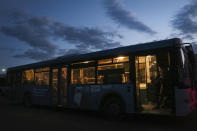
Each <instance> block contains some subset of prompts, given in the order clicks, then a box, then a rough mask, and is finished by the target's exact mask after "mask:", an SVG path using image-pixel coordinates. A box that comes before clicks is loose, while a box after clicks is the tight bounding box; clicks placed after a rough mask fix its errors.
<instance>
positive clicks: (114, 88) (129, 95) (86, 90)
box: [70, 84, 134, 113]
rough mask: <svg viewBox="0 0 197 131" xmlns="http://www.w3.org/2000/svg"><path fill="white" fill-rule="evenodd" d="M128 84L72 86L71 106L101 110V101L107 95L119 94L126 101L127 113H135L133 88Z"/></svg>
mask: <svg viewBox="0 0 197 131" xmlns="http://www.w3.org/2000/svg"><path fill="white" fill-rule="evenodd" d="M127 86H128V84H113V85H85V86H84V85H82V86H70V89H71V92H70V94H71V99H70V103H71V104H70V108H80V109H88V110H96V111H99V108H100V106H101V105H100V104H101V101H102V100H103V98H104V97H107V95H118V96H119V97H120V98H121V99H122V100H123V102H124V103H125V109H126V112H127V113H134V101H133V100H134V99H133V97H134V96H133V88H132V87H131V88H129V89H128V88H126V87H127Z"/></svg>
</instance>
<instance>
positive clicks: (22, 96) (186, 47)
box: [7, 38, 197, 116]
mask: <svg viewBox="0 0 197 131" xmlns="http://www.w3.org/2000/svg"><path fill="white" fill-rule="evenodd" d="M196 54H197V46H196V45H195V44H190V43H183V42H182V41H181V39H179V38H173V39H167V40H161V41H154V42H149V43H141V44H137V45H130V46H125V47H119V48H114V49H108V50H102V51H97V52H92V53H87V54H76V55H67V56H61V57H57V58H55V59H51V60H46V61H41V62H37V63H33V64H28V65H22V66H17V67H12V68H9V69H8V70H7V79H8V83H9V98H10V100H13V101H15V102H17V103H24V105H25V106H32V105H34V104H38V105H48V106H57V107H64V108H70V109H82V110H92V111H101V112H104V113H105V114H108V115H112V116H114V115H115V116H117V115H120V114H156V115H174V116H186V115H187V114H189V113H190V112H192V111H193V110H194V109H195V107H196V104H197V99H196V84H197V80H196V60H197V59H196Z"/></svg>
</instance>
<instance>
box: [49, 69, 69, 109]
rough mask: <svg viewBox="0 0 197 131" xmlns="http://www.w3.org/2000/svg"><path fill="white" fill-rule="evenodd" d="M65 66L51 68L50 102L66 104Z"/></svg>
mask: <svg viewBox="0 0 197 131" xmlns="http://www.w3.org/2000/svg"><path fill="white" fill-rule="evenodd" d="M67 89H68V88H67V67H62V68H53V69H52V104H54V105H58V106H66V105H67Z"/></svg>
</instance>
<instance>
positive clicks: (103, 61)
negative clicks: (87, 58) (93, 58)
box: [98, 59, 112, 64]
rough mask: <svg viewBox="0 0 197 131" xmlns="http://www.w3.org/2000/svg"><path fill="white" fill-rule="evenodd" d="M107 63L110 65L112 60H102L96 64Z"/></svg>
mask: <svg viewBox="0 0 197 131" xmlns="http://www.w3.org/2000/svg"><path fill="white" fill-rule="evenodd" d="M109 63H112V59H103V60H99V61H98V64H109Z"/></svg>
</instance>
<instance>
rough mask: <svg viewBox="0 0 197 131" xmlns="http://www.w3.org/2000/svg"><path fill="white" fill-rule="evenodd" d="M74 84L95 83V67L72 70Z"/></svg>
mask: <svg viewBox="0 0 197 131" xmlns="http://www.w3.org/2000/svg"><path fill="white" fill-rule="evenodd" d="M71 83H72V84H95V67H87V68H78V69H72V70H71Z"/></svg>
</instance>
